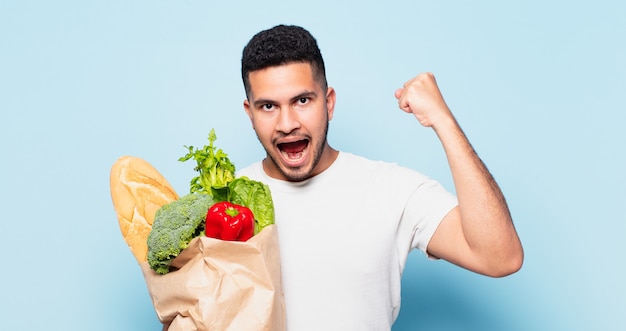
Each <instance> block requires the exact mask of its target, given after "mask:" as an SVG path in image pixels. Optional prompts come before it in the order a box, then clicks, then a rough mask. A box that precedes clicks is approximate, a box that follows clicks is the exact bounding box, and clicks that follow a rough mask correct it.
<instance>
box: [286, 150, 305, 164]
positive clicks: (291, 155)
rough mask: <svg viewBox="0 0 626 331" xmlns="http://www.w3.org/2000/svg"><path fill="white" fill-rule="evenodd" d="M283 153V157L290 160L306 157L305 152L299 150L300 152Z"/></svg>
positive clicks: (295, 160)
mask: <svg viewBox="0 0 626 331" xmlns="http://www.w3.org/2000/svg"><path fill="white" fill-rule="evenodd" d="M281 153H282V154H283V157H284V158H285V159H287V160H289V161H292V162H297V161H300V160H302V158H303V157H304V153H303V152H298V153H287V152H281Z"/></svg>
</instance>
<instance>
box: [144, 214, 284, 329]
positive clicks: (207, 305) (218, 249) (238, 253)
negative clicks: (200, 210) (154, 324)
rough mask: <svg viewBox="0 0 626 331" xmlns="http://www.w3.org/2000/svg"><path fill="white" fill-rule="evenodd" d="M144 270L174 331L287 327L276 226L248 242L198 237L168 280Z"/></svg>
mask: <svg viewBox="0 0 626 331" xmlns="http://www.w3.org/2000/svg"><path fill="white" fill-rule="evenodd" d="M140 265H141V269H142V271H143V274H144V278H145V280H146V284H147V286H148V292H149V293H150V296H151V297H152V302H153V304H154V309H155V311H156V313H157V316H158V317H159V320H160V321H161V322H162V323H163V324H165V325H168V324H169V325H170V326H169V329H168V330H169V331H179V330H180V331H183V330H184V331H190V330H220V331H226V330H233V331H235V330H236V331H241V330H267V331H282V330H285V328H286V326H285V303H284V297H283V291H282V285H281V276H280V254H279V251H278V233H277V231H276V225H270V226H268V227H266V228H265V229H263V230H262V231H261V232H259V233H258V234H257V235H255V236H254V237H252V238H251V239H249V240H248V241H246V242H237V241H222V240H218V239H213V238H207V237H198V238H195V239H193V240H192V241H191V242H190V244H189V247H188V248H187V249H185V250H184V251H183V252H181V254H180V255H179V256H178V257H176V259H174V260H173V261H172V266H174V267H175V268H178V270H174V271H170V272H169V273H167V274H165V275H159V274H157V273H155V272H154V271H153V270H152V269H150V266H149V265H148V263H147V262H144V263H141V264H140Z"/></svg>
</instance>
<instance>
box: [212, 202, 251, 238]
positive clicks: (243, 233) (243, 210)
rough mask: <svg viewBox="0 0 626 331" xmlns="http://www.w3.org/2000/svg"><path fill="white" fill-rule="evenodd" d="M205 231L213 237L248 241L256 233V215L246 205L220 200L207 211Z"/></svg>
mask: <svg viewBox="0 0 626 331" xmlns="http://www.w3.org/2000/svg"><path fill="white" fill-rule="evenodd" d="M204 232H205V234H206V236H207V237H211V238H216V239H222V240H234V241H246V240H248V239H250V238H251V237H252V236H253V235H254V215H253V214H252V211H251V210H250V209H249V208H247V207H245V206H240V205H237V204H234V203H231V202H228V201H223V202H218V203H216V204H214V205H213V206H211V208H209V211H208V212H207V215H206V225H205V230H204Z"/></svg>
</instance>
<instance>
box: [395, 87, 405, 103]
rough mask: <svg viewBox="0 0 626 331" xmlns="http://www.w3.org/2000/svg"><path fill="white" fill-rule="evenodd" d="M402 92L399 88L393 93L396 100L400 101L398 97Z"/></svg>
mask: <svg viewBox="0 0 626 331" xmlns="http://www.w3.org/2000/svg"><path fill="white" fill-rule="evenodd" d="M402 91H403V89H401V88H399V89H397V90H396V91H395V93H394V95H395V96H396V99H398V100H400V97H401V96H402Z"/></svg>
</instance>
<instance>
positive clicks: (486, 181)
mask: <svg viewBox="0 0 626 331" xmlns="http://www.w3.org/2000/svg"><path fill="white" fill-rule="evenodd" d="M433 129H434V130H435V132H436V133H437V135H438V137H439V139H440V141H441V143H442V145H443V147H444V150H445V153H446V156H447V159H448V163H449V166H450V170H451V173H452V178H453V181H454V186H455V189H456V194H457V198H458V201H459V213H460V218H461V228H462V232H463V237H464V238H465V241H466V242H467V245H468V247H469V249H470V250H471V251H472V252H473V254H474V255H475V256H476V257H477V259H479V260H481V264H483V265H485V266H489V268H490V269H492V270H495V269H499V268H502V270H510V269H518V268H519V266H521V260H522V259H523V256H522V254H523V253H522V248H521V243H520V241H519V238H518V236H517V232H516V231H515V228H514V226H513V221H512V219H511V215H510V212H509V208H508V206H507V203H506V200H505V198H504V195H503V194H502V191H501V190H500V188H499V186H498V184H497V183H496V181H495V180H494V178H493V176H492V175H491V173H490V172H489V170H488V169H487V167H486V166H485V164H484V163H483V162H482V160H481V159H480V158H479V157H478V155H477V154H476V152H475V151H474V149H473V147H472V146H471V144H470V142H469V140H468V139H467V137H466V136H465V134H464V133H463V131H462V130H461V128H460V126H459V125H458V123H457V122H456V121H455V119H454V118H453V117H450V118H449V119H448V120H446V121H443V122H442V123H439V124H438V125H436V126H433ZM496 273H497V272H496Z"/></svg>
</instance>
